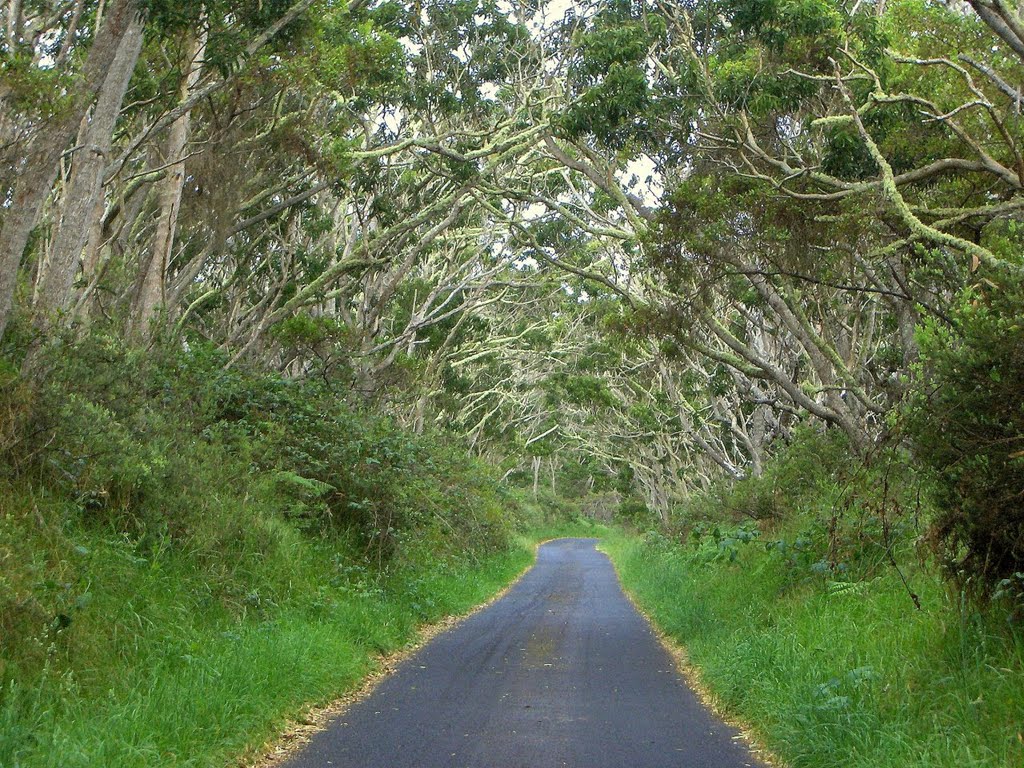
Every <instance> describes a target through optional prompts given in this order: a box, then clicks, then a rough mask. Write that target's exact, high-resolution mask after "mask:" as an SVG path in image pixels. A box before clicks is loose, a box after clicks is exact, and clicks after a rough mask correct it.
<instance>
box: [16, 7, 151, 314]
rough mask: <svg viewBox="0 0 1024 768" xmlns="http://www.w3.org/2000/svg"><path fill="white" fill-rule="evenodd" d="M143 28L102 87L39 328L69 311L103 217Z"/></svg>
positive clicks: (138, 26) (125, 42) (47, 272)
mask: <svg viewBox="0 0 1024 768" xmlns="http://www.w3.org/2000/svg"><path fill="white" fill-rule="evenodd" d="M142 30H143V24H142V19H141V18H140V17H135V18H134V19H133V20H132V22H131V23H130V24H129V27H128V29H127V30H126V31H125V34H124V37H122V38H121V43H120V46H119V48H118V51H117V55H116V56H115V57H114V62H113V64H112V65H111V68H110V70H109V72H108V73H107V76H106V79H105V80H104V82H103V86H102V88H101V89H100V92H99V96H98V98H97V100H96V106H95V107H94V109H93V113H92V117H91V119H90V121H89V124H88V127H87V129H86V131H85V139H84V141H83V142H82V143H83V146H82V147H81V149H79V150H78V152H76V153H75V156H74V162H73V164H72V166H71V177H70V179H69V180H68V185H67V188H66V191H65V193H64V203H63V207H62V211H61V215H60V217H59V224H58V226H57V233H56V235H55V236H54V240H53V245H52V246H51V249H50V257H49V259H48V260H47V262H46V266H45V269H44V271H43V273H42V275H41V277H40V282H39V290H38V301H37V305H36V307H35V310H36V322H37V324H46V323H48V322H49V321H50V320H51V319H53V317H54V315H56V314H57V313H60V312H64V311H65V310H66V309H67V307H68V303H69V301H70V299H71V286H72V284H73V283H74V279H75V275H76V274H77V272H78V267H79V260H80V257H81V255H82V249H83V248H84V247H85V245H86V242H87V241H88V239H89V236H90V233H91V232H92V231H93V230H94V227H95V224H96V219H97V218H98V217H99V216H101V215H102V214H103V207H102V205H101V201H102V195H103V174H104V171H105V169H106V166H107V163H108V161H109V157H110V148H111V145H112V143H113V135H114V126H115V124H116V122H117V118H118V116H119V115H120V113H121V104H122V102H123V101H124V96H125V93H126V92H127V90H128V83H129V81H130V80H131V76H132V72H134V70H135V64H136V62H137V61H138V58H139V52H140V51H141V50H142Z"/></svg>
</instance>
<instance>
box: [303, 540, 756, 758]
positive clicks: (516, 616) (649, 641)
mask: <svg viewBox="0 0 1024 768" xmlns="http://www.w3.org/2000/svg"><path fill="white" fill-rule="evenodd" d="M594 544H595V540H594V539H560V540H557V541H553V542H550V543H548V544H545V545H544V546H542V547H541V548H540V551H539V552H538V556H537V563H536V565H535V566H534V567H533V568H532V569H531V570H530V571H529V572H528V573H527V574H526V575H525V576H524V577H523V578H522V579H521V580H520V581H519V583H518V584H516V585H515V586H514V587H513V588H512V590H510V591H509V593H508V594H507V595H506V596H505V597H504V598H502V599H501V600H499V601H498V602H496V603H494V604H493V605H492V606H490V607H489V608H487V609H485V610H483V611H481V612H479V613H477V614H475V615H473V616H471V617H470V618H469V619H467V620H466V621H464V622H463V623H461V624H459V625H458V626H457V627H456V628H454V629H453V630H451V631H449V632H446V633H444V634H442V635H440V636H438V637H437V638H435V639H434V640H433V641H432V642H430V643H429V644H428V645H426V646H425V647H424V648H423V649H422V650H421V651H420V652H419V653H417V654H416V655H414V656H412V657H411V658H409V659H408V660H406V661H405V662H404V663H403V664H402V665H401V666H400V667H399V668H398V670H397V671H396V673H395V674H394V675H392V676H391V677H390V678H388V679H387V680H385V681H384V682H382V683H381V684H380V685H379V686H378V687H377V688H376V690H375V691H374V692H373V693H372V694H371V695H370V696H369V697H368V698H366V699H364V700H363V701H361V702H358V703H357V704H355V705H353V706H352V707H351V708H350V709H349V710H348V711H347V712H345V713H344V714H342V715H341V716H339V717H338V718H337V719H335V720H334V721H333V722H331V723H330V725H328V727H327V728H326V729H325V730H324V731H321V732H320V733H318V734H316V735H315V736H314V737H313V739H312V741H311V742H310V743H309V744H308V745H307V746H306V747H305V749H304V750H303V751H301V752H299V753H296V754H295V755H294V756H292V757H291V759H290V760H289V761H287V762H286V763H285V765H286V766H287V767H288V768H325V767H326V766H330V767H331V768H441V767H442V766H444V767H445V768H449V767H450V768H456V767H458V768H548V767H551V768H557V767H558V766H571V767H572V768H661V766H665V768H668V766H672V768H680V767H681V766H686V767H692V768H697V767H698V766H699V767H700V768H740V767H741V766H757V765H760V763H758V762H757V761H756V760H755V759H754V758H753V757H752V756H751V754H750V753H749V752H748V751H747V750H746V748H745V747H744V746H743V743H742V741H740V740H739V739H738V738H736V732H735V731H734V730H733V729H731V728H730V727H728V726H727V725H725V724H724V723H722V722H720V721H718V720H717V719H715V718H714V716H713V715H711V714H710V713H709V712H708V711H707V710H706V709H705V708H704V707H703V706H702V705H701V703H700V702H699V700H698V699H697V698H696V696H695V695H694V694H693V693H692V692H691V691H690V690H689V689H688V688H687V686H686V684H685V683H684V682H683V680H682V679H681V677H680V676H679V674H678V673H677V671H676V669H675V665H674V663H673V660H672V658H671V657H670V656H669V654H668V653H667V652H666V651H665V650H664V649H663V648H662V647H661V645H660V644H659V642H658V640H657V638H656V637H655V635H654V633H653V631H652V630H651V628H650V626H649V625H648V623H647V621H646V620H645V619H644V618H643V617H642V616H640V615H639V614H638V613H637V612H636V610H635V609H634V608H633V606H632V604H631V603H630V602H629V601H628V600H627V599H626V597H625V596H624V595H623V593H622V590H621V588H620V587H619V583H618V579H617V578H616V575H615V572H614V570H613V568H612V565H611V563H610V562H609V561H608V558H607V557H606V556H605V555H603V554H601V553H599V552H597V551H596V550H595V548H594Z"/></svg>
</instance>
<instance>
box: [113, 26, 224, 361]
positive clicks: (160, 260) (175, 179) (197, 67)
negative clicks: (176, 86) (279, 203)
mask: <svg viewBox="0 0 1024 768" xmlns="http://www.w3.org/2000/svg"><path fill="white" fill-rule="evenodd" d="M204 37H205V35H204V34H203V33H200V34H198V35H196V36H195V37H194V38H193V39H192V41H191V45H190V46H189V55H188V61H189V71H188V74H187V75H186V76H185V77H184V78H183V79H182V82H181V92H180V94H179V95H180V98H179V102H182V103H184V102H186V101H188V98H189V95H190V94H191V93H192V91H194V90H195V88H196V84H197V83H198V82H199V75H200V72H201V71H202V66H201V62H200V58H201V56H202V51H203V48H204V47H205V39H204ZM191 114H192V113H191V112H190V111H186V112H185V113H183V114H182V115H181V116H180V117H178V119H176V120H175V121H174V122H173V123H171V127H170V131H169V135H168V138H167V156H166V157H165V162H167V163H172V164H173V165H171V167H170V168H169V169H168V171H167V176H166V177H165V178H164V180H163V182H162V184H161V189H160V218H159V219H158V220H157V225H156V234H155V236H154V237H153V247H152V248H151V249H150V253H149V258H148V259H146V260H144V263H143V265H142V269H141V280H140V283H139V290H138V293H137V294H136V296H135V301H134V302H133V305H132V312H131V317H130V320H129V329H128V330H129V335H130V336H132V337H133V338H134V339H135V340H136V341H139V342H148V341H149V340H150V339H151V338H152V335H153V328H152V325H153V323H154V321H156V319H157V317H158V316H159V314H160V310H161V308H164V309H166V290H165V289H166V283H165V279H166V277H167V265H168V264H169V263H170V261H171V256H172V255H173V253H174V238H175V233H176V230H177V227H178V212H179V211H180V210H181V193H182V189H183V188H184V186H185V147H186V145H187V144H188V134H189V126H190V120H191Z"/></svg>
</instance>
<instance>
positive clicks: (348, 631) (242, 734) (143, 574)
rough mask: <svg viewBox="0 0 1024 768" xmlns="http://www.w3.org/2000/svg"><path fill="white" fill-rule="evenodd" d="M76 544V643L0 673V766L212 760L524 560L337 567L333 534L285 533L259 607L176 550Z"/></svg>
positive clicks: (270, 727) (364, 668)
mask: <svg viewBox="0 0 1024 768" xmlns="http://www.w3.org/2000/svg"><path fill="white" fill-rule="evenodd" d="M79 546H80V548H81V550H82V551H83V552H85V553H86V554H84V555H83V557H85V558H88V559H90V560H93V561H94V562H93V563H92V565H91V567H89V572H90V574H91V577H92V578H93V580H94V584H93V590H92V593H93V594H95V595H96V598H95V599H94V600H93V601H92V602H91V604H90V605H88V606H83V607H82V608H81V609H80V610H79V611H78V613H77V615H76V616H75V623H76V625H77V626H76V630H77V633H78V635H79V636H80V637H83V638H86V639H87V644H84V645H83V646H82V647H77V645H76V647H74V648H69V647H61V643H63V642H64V639H63V638H61V637H59V636H56V637H54V638H52V640H53V642H52V644H51V645H52V647H51V648H49V649H47V650H46V652H47V653H48V654H49V655H50V657H51V662H50V663H49V664H48V665H47V669H46V671H44V673H43V675H42V676H41V677H40V678H39V680H38V682H37V685H35V686H33V687H32V688H31V689H19V688H18V687H17V684H16V683H14V682H10V683H8V689H7V690H6V691H5V692H4V698H3V704H2V707H0V764H2V765H4V766H11V768H15V767H16V766H24V767H25V768H29V767H30V766H31V767H32V768H36V767H40V768H41V767H42V766H53V767H54V768H57V766H61V767H64V768H67V767H70V766H98V765H103V766H108V767H110V768H114V767H115V766H124V767H125V768H129V767H132V768H136V767H138V766H157V765H159V766H214V765H216V766H222V765H225V764H227V763H228V762H230V761H231V759H232V758H233V757H236V756H238V755H239V754H242V753H244V752H247V751H250V750H252V749H253V748H256V747H258V746H259V745H260V744H262V743H264V742H265V741H266V740H267V739H268V738H272V737H273V736H274V735H275V734H276V733H279V732H280V731H281V729H282V728H283V727H284V724H285V723H286V721H287V720H288V719H289V718H290V717H294V716H296V715H298V714H300V713H301V712H303V711H304V710H305V709H306V708H307V707H309V706H310V705H314V704H318V703H325V702H327V701H329V700H331V699H333V698H335V697H337V696H338V695H340V694H341V693H343V692H345V691H346V690H349V689H350V688H352V687H354V686H355V685H356V684H357V683H358V682H359V681H360V680H361V679H362V678H363V677H364V676H365V675H366V674H368V673H369V672H370V671H371V670H372V669H373V666H374V658H375V657H376V656H377V655H378V654H382V653H386V652H388V651H392V650H395V649H397V648H399V647H401V646H402V645H403V644H405V643H407V642H408V641H409V640H411V639H413V638H414V635H415V632H416V628H417V626H418V625H420V624H421V623H425V622H432V621H436V620H438V619H440V618H441V617H443V616H446V615H451V614H459V613H462V612H465V611H466V610H468V609H470V608H471V607H472V606H474V605H476V604H478V603H480V602H482V601H484V600H486V599H487V598H488V597H489V596H490V595H492V594H493V593H494V592H496V591H497V590H498V589H500V588H501V587H502V586H504V585H505V584H507V583H508V581H509V580H510V579H511V578H513V577H514V576H515V575H516V574H517V573H519V572H520V571H521V570H522V569H523V568H524V567H525V566H526V565H527V564H528V563H529V562H530V561H531V558H532V548H531V547H529V546H526V542H525V541H523V540H521V541H520V543H519V544H518V545H517V546H515V547H513V548H512V549H510V550H508V551H505V552H500V553H494V554H491V555H488V556H486V557H483V558H480V559H478V560H476V561H466V562H463V563H461V564H451V563H449V564H442V565H437V566H434V567H416V568H406V569H403V570H401V571H396V572H394V573H391V574H390V575H388V576H383V577H376V576H374V575H372V574H371V573H370V572H369V571H366V570H363V569H360V568H353V567H352V566H350V565H349V566H341V567H340V568H339V565H338V564H339V562H352V560H351V559H350V558H347V557H345V558H339V555H340V554H344V553H340V552H339V551H338V550H337V549H335V548H333V547H329V546H326V545H318V544H315V543H309V542H305V541H302V540H296V542H295V547H294V549H293V550H292V551H291V552H290V556H291V557H292V558H293V566H292V573H291V575H292V578H293V579H295V583H293V587H295V589H293V590H292V592H291V596H290V597H289V598H288V599H287V601H286V602H284V603H283V604H266V603H264V604H262V605H260V604H259V597H258V596H257V595H255V594H254V595H250V596H249V602H250V606H249V607H248V610H246V611H243V612H241V613H236V612H234V611H230V612H229V611H225V610H224V608H223V607H222V604H221V602H220V601H219V600H216V599H209V600H204V599H203V597H202V589H201V585H200V584H198V583H197V580H196V575H195V568H194V565H195V564H194V563H193V562H190V561H189V560H188V559H187V558H185V557H183V556H181V555H178V554H175V553H166V554H164V555H161V556H158V557H157V558H154V559H147V558H140V557H138V555H137V554H135V551H134V549H132V548H129V547H127V546H123V545H118V544H117V543H116V542H114V541H112V540H109V539H103V538H95V539H92V540H86V541H83V543H81V544H79ZM101 582H103V583H101ZM113 585H116V588H114V586H113ZM133 624H134V625H135V627H134V628H132V625H133ZM88 644H92V645H93V646H94V649H93V650H90V648H89V647H88ZM68 654H74V655H75V658H74V660H73V663H71V661H72V660H70V659H68V658H67V656H68ZM62 657H63V658H62ZM58 670H60V671H58Z"/></svg>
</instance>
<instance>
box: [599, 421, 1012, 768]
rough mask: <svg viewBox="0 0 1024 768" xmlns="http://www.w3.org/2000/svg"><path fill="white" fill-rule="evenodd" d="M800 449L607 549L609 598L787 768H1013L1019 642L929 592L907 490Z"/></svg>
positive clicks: (893, 478) (957, 600)
mask: <svg viewBox="0 0 1024 768" xmlns="http://www.w3.org/2000/svg"><path fill="white" fill-rule="evenodd" d="M806 443H807V444H806V445H804V446H803V447H799V448H798V449H797V450H795V451H793V452H791V454H790V455H788V456H783V457H781V458H780V459H779V461H778V463H777V465H776V466H775V467H773V468H772V469H771V471H770V472H769V473H768V476H766V477H765V478H761V479H756V480H751V481H748V482H745V483H741V484H740V485H739V486H733V487H731V488H729V489H727V490H725V491H721V492H716V493H711V494H708V495H707V496H705V497H703V498H701V499H695V500H694V502H693V504H692V505H691V507H690V508H689V509H686V510H682V511H680V514H679V515H678V517H677V518H676V519H675V521H674V525H673V526H672V528H671V529H670V530H668V531H667V532H650V533H648V534H646V535H645V536H643V537H640V538H638V537H627V536H624V535H622V534H615V533H613V534H612V535H610V536H609V537H607V538H606V539H605V542H604V548H605V549H606V550H607V551H608V552H609V554H610V556H611V557H612V559H613V560H614V561H615V563H616V565H617V567H618V569H619V572H620V574H621V577H622V580H623V583H624V586H625V587H626V588H627V589H628V590H629V591H630V592H632V593H633V594H634V595H635V597H636V599H637V600H638V602H639V603H640V605H641V606H642V607H643V608H644V609H645V610H647V611H648V612H649V613H650V615H651V616H652V617H653V618H654V620H655V621H656V623H657V624H658V625H660V627H661V628H662V629H663V630H664V631H665V632H666V633H668V634H669V635H670V636H671V637H673V638H675V639H676V640H677V641H679V643H681V644H682V645H683V646H684V647H685V648H686V649H687V651H688V653H689V657H690V661H691V662H692V663H693V665H694V666H695V667H696V668H697V669H698V670H699V671H700V675H701V678H702V682H703V683H704V685H705V686H706V688H708V689H709V690H710V691H711V693H712V694H713V696H714V698H715V699H716V700H717V702H718V703H719V705H720V706H721V708H722V709H723V710H724V711H725V713H726V714H727V715H731V716H733V717H735V718H737V719H739V720H740V721H742V722H743V723H745V724H747V725H748V726H750V727H751V728H752V729H753V731H754V732H755V733H756V734H757V735H758V737H759V739H760V741H761V742H762V743H763V744H764V745H766V746H767V747H768V748H769V749H770V750H771V751H772V752H773V753H774V754H775V755H777V756H778V757H779V759H780V760H781V761H782V762H783V763H784V764H786V765H789V766H792V768H802V767H804V766H806V767H807V768H812V767H813V768H880V767H882V766H885V767H891V768H964V766H978V767H979V768H980V767H981V766H985V767H987V768H1004V767H1005V768H1010V767H1011V766H1014V767H1016V766H1020V765H1024V633H1022V632H1021V628H1020V626H1019V624H1013V623H1011V622H1012V619H1013V617H1012V615H1011V616H1010V619H1011V622H1008V621H1007V612H1006V611H1005V607H1006V606H995V605H992V606H988V607H984V606H980V605H978V604H976V603H972V602H970V601H968V600H966V599H964V598H963V597H962V596H961V593H960V592H959V591H958V590H957V589H955V588H953V587H951V586H950V584H949V583H948V582H946V581H944V580H943V578H942V575H941V573H940V572H939V570H938V569H937V568H936V567H935V566H934V565H933V562H932V558H931V556H930V555H929V554H928V550H927V549H923V548H922V546H923V545H922V543H921V541H920V539H915V537H916V536H917V533H918V531H919V528H918V526H917V523H916V522H915V518H917V517H919V516H922V517H927V515H928V510H927V509H926V508H925V509H923V510H922V509H918V508H917V507H916V506H914V505H915V503H916V499H917V498H918V491H919V490H920V489H919V488H917V487H915V483H914V481H913V478H912V477H908V475H907V473H905V472H902V470H901V469H900V468H899V467H889V466H884V465H883V466H880V467H879V466H876V467H874V468H867V469H865V468H863V467H855V466H854V462H849V461H847V462H845V463H844V462H843V456H842V451H841V450H840V448H841V447H840V446H835V445H832V446H831V447H830V446H829V445H827V444H822V443H821V442H820V441H819V442H817V443H815V441H814V440H807V441H806ZM901 472H902V474H901ZM851 478H852V479H853V481H855V482H853V484H852V487H851ZM887 482H889V483H890V485H891V487H890V488H886V487H885V485H886V483H887ZM753 518H757V519H753ZM915 598H916V599H915ZM918 603H919V604H920V607H919V608H918V607H917V604H918Z"/></svg>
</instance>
